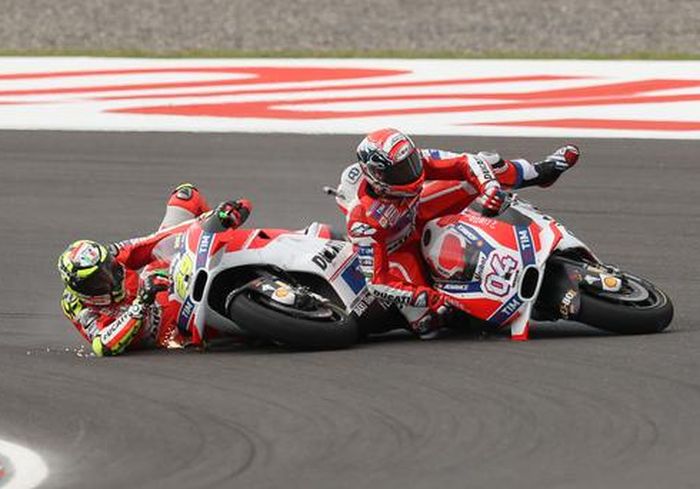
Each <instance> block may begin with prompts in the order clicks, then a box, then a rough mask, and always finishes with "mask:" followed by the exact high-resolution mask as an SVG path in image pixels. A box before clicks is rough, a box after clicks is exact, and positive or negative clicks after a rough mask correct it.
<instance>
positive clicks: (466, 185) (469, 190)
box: [420, 182, 478, 203]
mask: <svg viewBox="0 0 700 489" xmlns="http://www.w3.org/2000/svg"><path fill="white" fill-rule="evenodd" d="M459 189H462V190H465V191H466V192H467V193H469V194H471V195H477V194H478V192H477V191H476V190H475V189H474V187H472V186H471V185H470V184H469V183H468V182H461V183H460V184H459V185H454V186H452V187H448V188H446V189H444V190H440V191H439V192H435V193H434V194H430V195H428V196H426V197H421V199H420V202H421V203H425V202H430V201H431V200H433V199H437V198H438V197H442V196H443V195H446V194H449V193H452V192H454V191H455V190H459Z"/></svg>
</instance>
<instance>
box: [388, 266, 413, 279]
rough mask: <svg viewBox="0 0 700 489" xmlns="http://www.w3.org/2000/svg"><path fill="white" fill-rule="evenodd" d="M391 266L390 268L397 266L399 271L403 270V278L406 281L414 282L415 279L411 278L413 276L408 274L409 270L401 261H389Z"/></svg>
mask: <svg viewBox="0 0 700 489" xmlns="http://www.w3.org/2000/svg"><path fill="white" fill-rule="evenodd" d="M389 268H390V269H391V268H395V269H397V270H398V271H399V272H401V275H403V279H404V280H405V281H406V282H408V283H412V282H413V281H412V280H411V276H410V275H409V274H408V271H407V270H406V269H405V268H404V266H403V265H401V264H400V263H399V262H395V261H392V262H389Z"/></svg>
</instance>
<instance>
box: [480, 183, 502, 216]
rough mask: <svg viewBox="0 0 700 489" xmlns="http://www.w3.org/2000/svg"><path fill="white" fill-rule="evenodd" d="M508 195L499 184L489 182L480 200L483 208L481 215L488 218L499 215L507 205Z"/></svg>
mask: <svg viewBox="0 0 700 489" xmlns="http://www.w3.org/2000/svg"><path fill="white" fill-rule="evenodd" d="M506 195H507V194H506V193H505V192H504V191H503V190H502V189H501V185H500V184H499V183H498V182H495V181H491V182H488V183H487V184H486V187H485V188H484V190H483V192H482V193H481V195H480V196H479V200H478V202H479V204H481V206H482V211H481V213H482V214H483V215H484V216H488V217H491V216H495V215H497V214H498V213H499V212H500V210H501V207H503V204H504V203H505V200H506Z"/></svg>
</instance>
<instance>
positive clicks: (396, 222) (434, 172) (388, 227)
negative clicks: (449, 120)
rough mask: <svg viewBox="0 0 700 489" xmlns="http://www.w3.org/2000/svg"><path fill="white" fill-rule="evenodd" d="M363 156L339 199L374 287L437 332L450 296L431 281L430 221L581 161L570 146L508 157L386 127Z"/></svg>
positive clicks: (497, 203)
mask: <svg viewBox="0 0 700 489" xmlns="http://www.w3.org/2000/svg"><path fill="white" fill-rule="evenodd" d="M357 156H358V160H359V161H358V163H355V164H353V165H350V166H349V167H348V168H346V169H345V171H344V172H343V174H342V176H341V182H340V186H339V187H338V190H337V193H338V194H337V197H336V201H337V202H338V205H339V206H340V208H341V210H342V211H343V213H344V214H345V215H346V218H347V233H348V237H349V239H350V240H351V241H352V242H353V243H354V244H355V245H356V248H357V250H358V253H359V255H360V264H361V267H362V270H363V273H364V274H365V276H366V277H367V279H368V281H369V283H370V290H371V291H372V292H373V294H374V295H375V296H376V297H378V298H379V299H381V300H383V301H384V302H385V303H394V304H397V305H398V306H399V307H400V308H401V311H402V313H403V314H404V316H405V317H406V319H407V320H408V322H409V324H410V327H411V329H412V330H413V331H414V332H415V333H417V334H418V335H419V336H421V337H423V338H429V337H432V336H434V332H435V331H436V330H437V329H438V328H439V326H440V324H441V318H442V316H443V315H444V313H445V312H446V311H447V310H448V306H449V298H448V297H447V296H446V295H444V294H442V293H441V292H439V291H437V290H435V289H433V288H432V287H431V285H430V280H429V276H428V274H427V273H426V270H425V266H424V264H423V259H422V257H421V251H420V236H421V231H422V229H423V225H424V224H425V223H426V222H427V221H429V220H431V219H434V218H435V217H438V216H441V215H446V214H450V213H455V212H459V211H461V210H462V209H463V208H464V207H466V206H467V205H468V204H469V203H470V202H472V201H473V200H475V199H477V198H478V201H479V203H480V204H481V205H482V206H483V209H484V213H485V214H491V215H493V214H495V213H497V212H498V211H499V209H500V207H501V205H502V204H503V199H504V193H503V191H502V187H506V188H513V189H515V188H522V187H527V186H531V185H540V186H542V187H546V186H549V185H551V184H552V183H554V181H556V179H557V178H558V177H559V176H560V175H561V174H562V173H563V172H564V171H566V170H567V169H569V168H571V167H572V166H573V165H574V164H576V161H577V160H578V156H579V151H578V148H576V147H575V146H571V145H567V146H564V147H562V148H560V149H558V150H557V151H555V152H554V153H553V154H552V155H550V156H548V157H547V158H545V160H543V161H541V162H538V163H534V164H532V163H530V162H528V161H527V160H524V159H518V160H510V161H509V160H504V159H502V158H501V157H500V156H499V155H497V154H494V153H485V152H482V153H478V154H468V153H459V154H458V153H452V152H448V151H441V150H436V149H418V148H416V147H415V145H414V144H413V141H411V139H410V138H409V137H408V136H406V135H405V134H403V133H401V132H400V131H397V130H395V129H390V128H387V129H381V130H378V131H375V132H372V133H371V134H369V135H368V136H367V137H366V138H365V139H364V140H363V141H362V142H361V143H360V145H359V146H358V148H357Z"/></svg>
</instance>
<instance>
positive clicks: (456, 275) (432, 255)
mask: <svg viewBox="0 0 700 489" xmlns="http://www.w3.org/2000/svg"><path fill="white" fill-rule="evenodd" d="M421 250H422V254H423V258H424V259H425V262H426V263H427V265H428V268H429V270H430V273H431V276H432V279H433V281H434V286H435V288H436V289H438V290H441V291H442V292H444V293H445V294H447V295H448V296H449V297H450V300H451V304H452V306H453V307H455V308H456V309H457V310H461V311H463V312H465V313H467V314H468V315H469V316H471V317H475V318H477V319H480V320H483V321H486V322H488V323H490V324H491V325H494V326H498V327H509V328H510V332H511V337H512V338H513V339H515V340H526V339H527V338H528V332H529V324H530V321H531V319H532V320H542V321H557V320H571V321H577V322H580V323H584V324H587V325H589V326H593V327H595V328H599V329H602V330H606V331H610V332H613V333H619V334H644V333H655V332H659V331H662V330H664V329H665V328H666V327H668V325H669V324H670V323H671V320H672V318H673V304H672V303H671V300H670V298H669V297H668V295H667V294H666V293H664V292H663V291H662V290H661V289H659V288H658V287H656V286H655V285H654V284H652V283H651V282H649V281H648V280H646V279H644V278H642V277H639V276H637V275H634V274H632V273H629V272H626V271H624V270H621V269H619V268H618V267H616V266H613V265H609V264H605V263H603V262H602V261H601V260H600V259H599V258H598V257H597V256H596V255H595V254H594V253H593V251H592V250H591V249H590V248H589V247H588V246H587V245H586V244H585V243H583V242H582V241H581V240H579V239H578V238H577V237H576V236H574V234H573V233H572V232H571V231H569V230H568V229H567V228H566V227H565V226H564V225H563V224H562V223H560V222H558V221H557V220H556V219H554V218H553V217H551V216H548V215H546V214H544V213H543V212H541V211H540V210H538V209H537V208H536V207H535V206H533V205H531V204H529V203H528V202H527V201H525V200H523V199H521V198H519V197H518V196H517V195H516V194H509V197H508V199H507V201H506V203H505V206H504V208H503V209H502V211H501V212H500V213H499V214H498V215H496V216H493V217H486V216H484V215H483V213H482V212H481V209H479V208H478V206H476V205H474V204H472V206H469V207H467V208H466V209H464V210H463V211H462V212H461V213H459V214H454V215H448V216H444V217H441V218H438V219H434V220H432V221H429V222H427V223H426V225H425V226H424V228H423V234H422V243H421Z"/></svg>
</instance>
